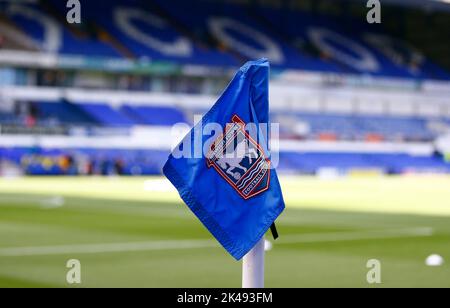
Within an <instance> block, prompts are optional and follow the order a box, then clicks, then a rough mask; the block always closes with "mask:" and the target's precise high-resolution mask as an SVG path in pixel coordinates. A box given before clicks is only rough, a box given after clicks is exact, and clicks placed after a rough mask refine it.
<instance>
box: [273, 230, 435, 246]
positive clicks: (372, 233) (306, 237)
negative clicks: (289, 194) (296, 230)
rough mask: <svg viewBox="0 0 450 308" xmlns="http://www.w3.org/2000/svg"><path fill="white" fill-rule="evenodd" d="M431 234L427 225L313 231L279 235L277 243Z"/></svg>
mask: <svg viewBox="0 0 450 308" xmlns="http://www.w3.org/2000/svg"><path fill="white" fill-rule="evenodd" d="M432 235H433V228H428V227H424V228H404V229H387V230H368V231H363V232H335V233H315V234H298V235H286V236H284V237H283V238H281V237H280V241H279V243H277V244H296V243H299V244H301V243H321V242H339V241H358V240H370V239H390V238H404V237H429V236H432Z"/></svg>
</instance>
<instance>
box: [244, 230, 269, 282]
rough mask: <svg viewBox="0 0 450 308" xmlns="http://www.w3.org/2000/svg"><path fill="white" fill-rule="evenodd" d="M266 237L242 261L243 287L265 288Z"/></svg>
mask: <svg viewBox="0 0 450 308" xmlns="http://www.w3.org/2000/svg"><path fill="white" fill-rule="evenodd" d="M264 242H265V240H264V237H263V238H262V239H261V240H260V241H259V242H258V243H257V244H256V245H255V247H253V249H252V250H250V251H249V253H248V254H247V255H246V256H245V257H244V260H243V261H242V287H243V288H245V289H248V288H258V289H262V288H264Z"/></svg>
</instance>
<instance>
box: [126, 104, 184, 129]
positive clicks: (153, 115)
mask: <svg viewBox="0 0 450 308" xmlns="http://www.w3.org/2000/svg"><path fill="white" fill-rule="evenodd" d="M122 110H124V112H125V113H126V114H127V115H130V117H131V118H133V119H134V120H135V121H136V122H137V123H139V124H145V125H159V126H172V125H174V124H177V123H187V121H186V118H185V115H184V114H183V112H182V111H180V110H179V109H177V108H174V107H159V106H131V105H125V106H124V107H123V109H122Z"/></svg>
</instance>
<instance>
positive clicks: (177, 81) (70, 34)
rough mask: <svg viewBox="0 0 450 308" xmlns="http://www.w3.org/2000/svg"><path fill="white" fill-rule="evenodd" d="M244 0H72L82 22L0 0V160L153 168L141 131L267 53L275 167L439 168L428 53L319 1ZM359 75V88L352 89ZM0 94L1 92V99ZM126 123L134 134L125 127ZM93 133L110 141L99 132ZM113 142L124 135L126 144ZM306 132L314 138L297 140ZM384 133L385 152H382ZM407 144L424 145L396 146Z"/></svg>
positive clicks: (50, 167) (42, 170) (440, 106)
mask: <svg viewBox="0 0 450 308" xmlns="http://www.w3.org/2000/svg"><path fill="white" fill-rule="evenodd" d="M250 2H251V4H252V6H251V7H250V6H249V3H250ZM262 2H264V1H262ZM253 4H254V3H253V1H249V2H246V1H239V3H238V2H236V1H225V0H221V1H208V0H195V1H194V2H192V1H183V0H171V1H164V0H151V1H150V0H145V1H144V0H129V1H120V0H110V1H104V0H99V1H85V2H83V23H82V24H81V25H71V24H68V23H66V22H65V13H66V10H67V8H66V5H65V1H60V0H48V1H36V2H33V3H28V2H15V1H12V2H8V1H5V2H0V13H1V14H0V25H1V29H0V61H4V60H2V59H4V58H8V57H9V58H13V60H7V61H6V62H2V63H6V64H2V65H4V66H5V68H4V69H3V67H2V66H0V76H5V78H3V77H2V80H1V81H0V87H2V88H0V91H1V92H0V106H2V108H1V109H0V159H3V160H7V161H10V162H13V163H15V164H16V165H20V166H22V167H23V168H24V170H25V172H26V173H27V174H80V173H81V174H111V173H118V174H126V175H133V174H159V173H160V171H161V170H160V168H161V166H162V164H163V163H164V160H165V159H166V156H167V153H168V152H169V149H168V148H167V146H166V145H164V146H162V145H152V146H148V145H147V144H146V141H148V139H146V138H149V137H148V136H147V135H146V134H148V135H151V136H155V135H156V136H161V137H159V139H161V140H163V139H168V138H170V134H169V131H170V128H171V127H172V126H173V125H174V124H176V123H185V124H188V125H192V124H193V117H192V115H194V114H198V113H203V112H204V111H205V110H208V108H209V107H210V103H211V102H212V100H211V94H213V96H214V97H216V96H217V94H218V93H219V90H221V89H223V87H224V86H225V85H226V82H227V81H228V80H229V79H230V74H231V73H230V72H231V71H233V70H234V69H235V68H237V67H238V66H239V65H240V64H242V63H243V62H245V61H247V60H248V59H253V58H259V57H268V58H269V59H270V61H271V64H272V68H273V70H272V78H273V81H274V82H272V84H273V83H277V84H278V85H279V84H282V85H283V87H282V89H283V90H281V91H279V92H277V93H278V94H277V96H276V100H275V102H274V103H273V107H274V108H273V112H272V114H271V118H272V120H273V121H274V122H277V123H280V124H281V126H280V133H281V139H282V140H281V141H282V142H283V141H287V142H294V143H295V145H296V146H295V147H294V148H298V149H296V150H295V151H293V150H292V149H288V148H287V149H283V148H281V152H280V171H281V172H286V173H307V174H314V173H318V172H319V171H320V170H321V169H324V168H325V169H326V168H334V169H336V170H338V171H339V172H342V173H346V172H350V171H351V170H353V169H367V170H372V169H376V170H379V171H381V172H384V173H395V174H396V173H408V172H450V168H449V163H448V162H446V160H445V159H444V156H443V154H445V153H435V151H433V149H434V142H435V141H436V140H437V139H438V138H439V137H440V136H442V135H444V134H446V133H447V132H448V131H449V127H450V119H449V118H450V113H449V111H450V109H449V108H448V106H449V104H450V103H449V102H448V97H447V93H448V89H449V86H448V80H450V74H449V73H448V72H447V71H446V69H445V68H442V67H440V66H439V65H437V64H436V63H437V62H436V63H435V62H434V61H435V60H440V59H435V58H433V59H431V58H429V57H428V54H424V53H423V52H422V51H420V47H427V46H415V45H414V44H413V42H410V41H409V40H408V37H406V36H405V35H402V33H401V31H388V30H387V27H386V28H385V27H383V26H380V27H378V26H376V27H372V26H369V25H368V24H367V23H365V22H364V20H359V19H355V16H350V15H351V14H350V13H349V14H348V16H346V18H343V17H342V15H340V17H336V16H330V15H329V14H328V15H327V13H326V12H322V11H321V9H320V8H316V9H312V10H305V9H294V8H291V7H289V6H286V5H283V4H281V5H277V6H271V5H270V4H261V5H257V6H255V5H253ZM193 6H195V8H196V9H195V10H192V7H193ZM99 11H101V12H102V14H100V15H99V14H98V12H99ZM186 11H189V12H190V14H186V13H185V12H186ZM394 32H395V33H394ZM21 52H25V53H24V54H22V53H21ZM1 55H6V56H3V57H1ZM16 57H19V58H16ZM33 61H34V62H33ZM440 62H442V61H440ZM17 63H19V64H17ZM24 63H25V64H24ZM61 76H62V77H61ZM80 85H81V86H80ZM367 85H369V86H367ZM366 86H367V87H368V88H370V91H369V90H367V93H364V92H363V91H364V87H366ZM8 87H19V88H18V90H16V91H12V90H11V89H10V88H8ZM85 87H88V88H89V89H91V88H92V89H93V90H95V91H97V92H95V93H94V92H91V91H85ZM300 87H302V89H303V90H304V88H307V87H309V88H308V89H307V90H305V91H306V92H308V93H309V92H311V93H313V94H307V95H306V99H305V100H302V99H294V100H292V95H291V96H289V95H288V94H289V93H291V92H292V93H294V90H297V89H298V88H300ZM3 88H4V89H5V90H4V91H2V89H3ZM31 88H33V89H31ZM36 88H37V89H36ZM55 88H56V90H55V91H53V92H51V91H52V89H53V90H54V89H55ZM72 88H74V89H72ZM338 88H344V90H346V91H349V92H352V93H353V97H352V98H351V99H350V98H348V99H343V100H347V101H346V102H343V104H342V106H340V105H339V101H338V103H336V102H334V103H333V106H332V107H333V108H331V109H332V110H330V108H329V107H327V106H328V105H327V102H326V100H325V98H324V97H325V96H328V97H333V95H334V93H335V92H333V91H334V90H336V89H338ZM49 89H50V90H49ZM107 89H114V90H117V89H124V90H126V91H125V94H123V93H122V94H120V95H119V94H118V93H115V92H106V91H107ZM430 89H431V90H430ZM442 89H443V90H442ZM148 90H150V93H147V92H145V91H148ZM356 90H358V91H356ZM40 91H41V92H42V93H44V94H42V95H40V93H41V92H40ZM46 91H47V92H46ZM49 91H50V92H51V93H52V94H51V95H50V96H51V99H48V98H47V97H48V96H49V94H48V93H49ZM71 91H72V92H71ZM13 92H14V93H16V92H17V93H18V94H17V93H16V94H14V95H15V96H14V95H12V93H13ZM73 92H77V95H78V96H80V97H81V98H80V97H74V95H73ZM85 92H86V93H85ZM178 92H182V93H181V96H175V95H174V94H179V93H178ZM369 92H370V93H369ZM390 92H392V93H393V94H392V97H390V98H389V99H386V96H389V93H390ZM401 92H408V93H413V94H421V96H420V101H419V99H411V98H408V97H406V98H404V97H403V98H402V100H403V101H400V100H399V101H398V106H399V107H398V108H395V106H394V105H395V104H396V103H397V100H398V97H399V96H400V95H399V94H398V93H400V94H404V93H401ZM30 93H35V94H36V95H34V97H33V95H31V94H30ZM45 93H47V94H45ZM99 93H100V95H98V94H99ZM192 93H194V95H193V96H189V95H188V94H192ZM295 93H297V92H295ZM373 93H375V94H373ZM152 95H156V96H157V98H154V96H152ZM308 95H309V101H315V102H316V103H314V106H313V108H310V107H311V106H309V105H308V104H310V102H308ZM382 95H384V96H383V100H388V101H389V102H382V103H381V104H378V105H380V106H381V107H380V108H378V110H376V112H368V110H367V109H368V108H367V106H366V110H363V109H364V108H363V107H361V106H363V105H364V103H366V105H371V104H372V101H373V100H374V99H373V98H372V101H371V100H370V99H369V100H367V97H369V96H371V97H375V100H382V99H381V98H379V97H381V96H382ZM9 96H11V97H9ZM41 96H42V97H41ZM105 97H107V99H105ZM186 97H188V98H189V102H190V103H186ZM311 97H313V98H311ZM133 98H134V101H133ZM422 98H423V101H422ZM365 99H366V101H364V100H365ZM7 101H12V104H11V102H10V103H9V104H8V106H9V107H3V104H5V105H7V104H6V102H7ZM196 101H198V103H196ZM393 102H394V103H393ZM346 103H348V104H346ZM400 103H401V104H400ZM383 104H384V105H383ZM388 105H389V106H388ZM308 106H309V109H311V110H309V109H308ZM336 106H337V107H336ZM346 106H347V107H346ZM387 106H388V107H387ZM392 106H394V107H392ZM369 109H370V108H369ZM392 110H394V111H392ZM199 111H201V112H199ZM369 111H370V110H369ZM23 127H26V128H27V129H28V130H27V131H26V132H27V134H25V135H26V136H23V135H24V130H23ZM54 127H62V128H64V130H62V131H54V132H53V133H52V134H53V135H58V136H56V137H55V138H54V139H51V138H49V139H48V140H47V139H46V137H48V136H46V134H45V133H43V131H44V130H43V129H48V128H54ZM161 129H162V131H160V130H161ZM137 131H140V133H142V135H139V136H137V135H133V134H138V133H136V132H137ZM61 134H62V136H60V135H61ZM17 135H20V137H21V138H22V137H23V139H20V138H19V137H16V136H17ZM36 135H37V136H40V137H42V138H38V137H36ZM80 135H81V137H80V138H81V139H76V138H77V137H79V136H80ZM104 136H108V137H110V139H108V140H113V141H114V142H117V144H118V145H117V146H111V145H109V144H99V142H97V141H98V140H100V138H102V137H104ZM27 138H28V139H27ZM58 138H59V139H58ZM71 138H72V139H71ZM83 138H84V139H83ZM19 139H20V140H22V141H20V142H19V141H18V140H19ZM42 140H47V141H48V142H47V141H46V142H47V143H46V142H44V141H42ZM70 140H72V141H70ZM123 140H130V145H129V147H127V146H128V145H127V144H125V142H123ZM135 140H137V142H136V143H133V142H135ZM131 141H133V142H131ZM310 141H312V142H316V141H317V142H323V143H324V144H325V145H326V149H325V150H323V151H317V150H316V149H304V148H302V145H303V143H305V142H310ZM70 142H72V144H70ZM108 142H109V141H108ZM348 142H353V143H351V144H350V145H346V146H345V148H344V149H341V148H340V147H341V145H342V144H343V143H344V144H347V143H348ZM391 143H395V145H396V147H395V149H396V150H395V151H391V150H389V151H388V150H386V147H387V146H386V144H391ZM416 143H420V145H421V147H422V148H427V149H428V150H427V151H422V152H421V153H420V154H419V155H417V154H414V153H410V151H409V150H407V148H408V147H409V146H410V145H411V144H416ZM49 144H51V146H49ZM355 144H356V145H357V146H355ZM373 146H374V147H375V149H376V150H373V151H372V152H370V151H369V150H367V148H370V149H372V147H373ZM324 147H325V146H324ZM355 148H357V149H358V150H355ZM338 149H339V151H337V150H338ZM430 149H431V150H430ZM81 165H83V166H84V167H83V166H81ZM86 165H88V166H87V167H86Z"/></svg>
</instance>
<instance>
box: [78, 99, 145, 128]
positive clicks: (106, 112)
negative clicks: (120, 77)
mask: <svg viewBox="0 0 450 308" xmlns="http://www.w3.org/2000/svg"><path fill="white" fill-rule="evenodd" d="M79 107H80V109H82V110H83V111H84V112H86V114H88V115H89V116H90V117H92V118H93V119H95V120H96V121H97V122H98V123H100V124H102V125H104V126H124V127H129V126H133V125H135V124H137V123H136V122H134V121H133V120H132V119H130V118H128V117H127V116H126V115H124V114H122V113H121V112H120V111H118V110H114V109H113V108H112V107H111V106H109V105H106V104H96V103H80V104H79Z"/></svg>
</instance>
